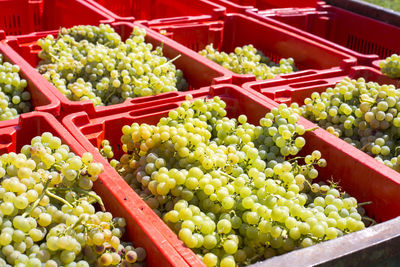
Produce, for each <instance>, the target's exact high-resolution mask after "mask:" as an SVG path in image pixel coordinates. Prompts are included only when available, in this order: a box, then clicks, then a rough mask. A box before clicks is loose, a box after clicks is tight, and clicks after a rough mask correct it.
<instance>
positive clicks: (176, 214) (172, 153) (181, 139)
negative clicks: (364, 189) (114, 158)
mask: <svg viewBox="0 0 400 267" xmlns="http://www.w3.org/2000/svg"><path fill="white" fill-rule="evenodd" d="M225 107H226V103H225V102H224V101H223V100H221V99H220V98H219V97H214V98H213V99H208V100H207V99H199V98H198V99H192V97H191V96H190V95H189V96H188V97H187V100H186V101H184V102H183V103H182V104H181V105H180V107H179V108H177V109H176V110H171V111H170V112H169V114H168V117H163V118H161V119H160V121H159V122H158V124H157V125H148V124H145V123H143V124H140V125H139V124H138V123H133V124H132V125H125V126H123V128H122V133H123V135H122V137H121V141H122V144H123V145H122V149H123V151H124V152H125V153H124V154H123V155H122V156H121V158H120V161H119V164H117V166H116V168H117V170H118V171H119V173H120V174H121V175H122V177H124V179H125V180H126V181H127V183H128V184H130V186H131V187H132V188H133V189H134V190H135V192H137V193H138V194H139V195H140V196H141V197H142V198H143V199H144V201H145V202H146V203H147V204H148V205H149V206H150V207H151V208H152V209H153V210H154V212H155V213H157V214H158V215H159V216H161V217H162V218H163V219H164V221H165V222H166V223H167V224H168V225H169V227H170V228H171V229H172V230H174V231H175V232H176V233H177V234H178V236H179V238H180V239H181V240H182V241H183V242H184V243H185V245H186V246H187V247H189V248H191V249H193V251H194V252H195V253H196V254H197V255H198V256H199V257H200V258H201V259H202V260H203V261H204V263H205V264H206V265H207V266H221V267H230V266H232V267H234V266H237V265H248V264H251V263H254V262H256V261H259V260H263V259H266V258H270V257H272V256H275V255H280V254H283V253H286V252H289V251H292V250H294V249H298V248H302V247H308V246H311V245H313V244H316V243H319V242H322V241H325V240H329V239H334V238H336V237H340V236H342V235H344V234H347V233H351V232H354V231H357V230H361V229H363V228H364V227H365V223H364V220H363V215H364V214H363V213H362V210H361V209H359V205H358V203H357V200H356V199H355V198H353V197H350V196H349V195H347V194H346V193H344V192H341V191H340V190H338V186H337V185H336V184H334V183H328V184H325V183H322V182H321V183H316V182H315V179H316V178H318V176H319V173H318V168H322V167H325V166H326V165H327V162H326V160H325V159H323V158H322V155H321V153H320V152H319V151H317V150H316V151H314V152H312V154H311V155H307V156H305V157H301V156H298V153H299V152H300V151H301V149H302V148H303V147H304V146H305V139H304V138H303V137H302V135H303V134H304V133H305V132H306V131H307V130H306V129H305V128H304V127H303V126H302V125H300V124H298V123H297V121H298V119H299V115H298V114H296V112H295V111H294V110H292V109H291V108H288V107H287V106H286V105H284V104H281V105H280V106H279V108H274V109H272V110H271V112H269V113H267V114H266V115H265V117H263V118H261V119H260V125H259V126H255V125H253V124H250V123H248V122H247V117H246V116H245V115H240V116H239V117H238V118H237V119H236V118H228V117H227V112H226V110H225Z"/></svg>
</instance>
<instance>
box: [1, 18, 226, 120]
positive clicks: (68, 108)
mask: <svg viewBox="0 0 400 267" xmlns="http://www.w3.org/2000/svg"><path fill="white" fill-rule="evenodd" d="M111 26H112V27H113V28H114V29H115V30H116V32H118V33H119V34H120V35H121V37H122V39H123V40H125V39H127V38H128V37H129V35H130V34H131V32H132V29H133V27H134V24H131V23H127V22H115V23H112V24H111ZM137 26H139V27H143V26H141V25H137ZM48 34H52V35H54V36H57V34H58V31H49V32H37V33H32V34H28V35H21V36H12V37H7V39H6V40H3V42H5V43H7V44H8V45H10V46H11V47H12V48H13V49H14V50H15V51H17V52H18V53H19V54H20V55H21V56H22V57H23V58H24V59H25V60H26V61H27V62H28V63H29V64H30V66H29V69H30V71H31V72H34V73H36V74H38V77H37V80H38V81H40V82H41V83H43V84H44V85H45V87H46V88H48V89H49V90H50V91H51V92H52V93H53V94H54V95H55V96H56V97H57V98H58V99H59V100H60V102H61V117H62V116H64V115H66V114H69V113H72V112H77V111H83V110H86V111H89V112H93V111H94V110H95V109H102V108H104V107H96V108H95V107H94V106H93V104H92V102H90V101H71V100H69V99H68V98H67V97H65V96H64V95H63V94H62V93H61V92H60V91H58V89H57V88H56V87H55V86H54V85H53V84H51V83H50V82H48V81H47V80H46V79H45V78H44V77H43V76H41V75H40V74H39V73H38V72H37V70H36V69H34V68H35V67H36V66H37V65H38V63H39V57H38V53H39V51H40V50H41V49H40V47H39V46H38V45H37V40H38V39H40V38H43V37H45V36H47V35H48ZM146 42H149V43H152V44H153V45H154V46H156V45H157V46H158V45H161V43H162V44H163V53H164V56H166V57H168V58H174V57H176V56H178V55H181V57H180V58H179V59H177V60H176V61H174V64H175V65H176V66H177V68H178V69H181V70H182V71H183V75H184V77H185V79H186V80H187V82H188V83H189V88H188V90H194V89H196V88H200V87H204V86H208V85H211V84H214V83H222V82H225V83H230V82H231V79H232V77H231V76H230V72H229V71H227V70H225V69H221V68H218V67H213V66H209V64H208V60H207V59H205V58H204V57H202V56H200V55H198V54H197V53H194V52H193V51H191V50H189V49H187V48H186V47H184V46H182V45H180V44H178V43H176V42H174V41H172V40H170V39H169V38H166V37H165V36H163V35H161V34H158V33H156V32H154V31H152V30H150V29H147V35H146ZM164 94H165V93H163V94H160V95H161V96H162V95H164ZM140 98H142V97H140ZM143 98H145V97H143ZM135 99H137V98H135ZM130 101H137V100H126V101H125V102H124V103H129V102H130Z"/></svg>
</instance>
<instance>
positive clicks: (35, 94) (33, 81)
mask: <svg viewBox="0 0 400 267" xmlns="http://www.w3.org/2000/svg"><path fill="white" fill-rule="evenodd" d="M0 53H1V54H2V55H3V62H10V63H11V64H15V65H18V66H19V68H20V71H19V75H20V77H21V79H25V80H26V81H27V87H26V88H25V90H27V91H28V92H29V93H30V94H31V104H32V108H33V110H34V111H42V112H48V113H50V114H52V115H54V116H58V115H60V109H61V105H60V101H59V100H58V99H57V98H56V97H55V96H54V95H53V93H51V92H50V90H48V89H47V88H46V86H45V85H44V84H43V82H41V81H40V80H39V79H38V75H39V76H40V74H39V73H37V74H36V73H32V72H31V71H30V70H29V69H30V66H29V64H28V63H27V62H26V61H25V60H24V59H23V58H21V57H20V56H19V55H18V54H17V53H16V52H15V51H14V50H12V49H11V47H9V46H8V45H6V44H2V43H0ZM33 110H32V111H33ZM29 113H32V112H29ZM17 122H18V119H12V120H6V121H0V127H4V126H7V125H13V124H15V123H17ZM0 143H1V141H0Z"/></svg>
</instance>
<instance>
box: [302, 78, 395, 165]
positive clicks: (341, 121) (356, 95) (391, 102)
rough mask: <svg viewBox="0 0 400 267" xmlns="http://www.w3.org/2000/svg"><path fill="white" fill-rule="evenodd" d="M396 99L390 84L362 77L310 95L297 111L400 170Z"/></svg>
mask: <svg viewBox="0 0 400 267" xmlns="http://www.w3.org/2000/svg"><path fill="white" fill-rule="evenodd" d="M399 100H400V90H399V89H396V88H395V86H393V85H379V84H378V83H375V82H366V81H365V80H364V78H359V79H357V80H350V79H349V78H345V79H344V80H343V81H341V82H339V83H338V84H336V86H335V87H334V88H328V89H326V91H325V92H323V93H321V94H319V93H317V92H314V93H312V95H311V98H306V99H305V100H304V103H305V105H303V106H302V107H300V108H298V112H299V113H301V114H302V115H303V116H304V117H306V118H308V119H310V120H311V121H314V122H317V123H318V125H319V126H321V127H322V128H324V129H326V130H327V131H328V132H330V133H332V134H334V135H336V136H337V137H340V138H342V139H343V140H345V141H346V142H348V143H349V144H351V145H353V146H355V147H357V148H359V149H361V150H362V151H364V152H366V153H367V154H369V155H370V156H373V157H375V159H377V160H379V161H381V162H383V163H384V164H385V165H387V166H389V167H390V168H393V169H395V170H396V171H400V157H399V154H398V152H399V149H400V142H399V141H398V140H399V137H400V113H399V110H400V102H399ZM295 107H296V108H297V107H298V105H297V104H295Z"/></svg>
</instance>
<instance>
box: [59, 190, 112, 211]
mask: <svg viewBox="0 0 400 267" xmlns="http://www.w3.org/2000/svg"><path fill="white" fill-rule="evenodd" d="M52 189H54V190H56V191H75V192H76V193H79V194H83V195H87V196H89V197H92V198H94V200H95V201H96V202H97V203H99V205H100V208H101V211H103V212H105V211H106V209H105V207H104V203H103V200H101V197H99V196H98V195H97V194H96V193H94V192H93V191H86V190H83V189H81V188H77V187H75V188H65V187H61V188H52Z"/></svg>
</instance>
